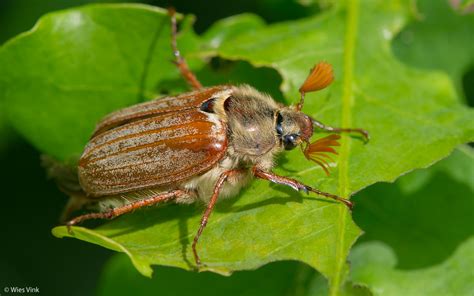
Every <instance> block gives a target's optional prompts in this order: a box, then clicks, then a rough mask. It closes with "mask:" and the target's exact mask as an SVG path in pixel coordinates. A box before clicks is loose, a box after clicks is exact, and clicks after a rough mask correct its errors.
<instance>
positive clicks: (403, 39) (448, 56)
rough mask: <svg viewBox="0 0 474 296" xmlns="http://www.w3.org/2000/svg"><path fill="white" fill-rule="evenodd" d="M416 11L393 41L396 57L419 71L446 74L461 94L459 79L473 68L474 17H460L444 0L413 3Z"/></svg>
mask: <svg viewBox="0 0 474 296" xmlns="http://www.w3.org/2000/svg"><path fill="white" fill-rule="evenodd" d="M416 8H417V15H416V16H415V19H414V20H413V21H412V22H411V23H410V24H409V25H408V26H407V27H406V28H404V29H403V31H401V32H400V34H399V35H398V36H397V38H396V39H395V41H394V42H393V45H392V48H393V51H394V53H395V55H396V56H397V57H398V58H400V59H401V60H402V61H403V62H406V63H407V64H410V65H413V66H416V67H419V68H423V69H432V70H442V71H445V72H446V73H448V74H449V75H450V76H451V78H452V79H453V81H454V83H455V85H456V88H457V89H458V92H459V94H462V93H463V92H462V77H463V75H464V74H465V72H466V71H468V70H469V69H470V68H471V67H472V66H473V65H474V42H473V40H472V32H473V30H474V14H472V13H471V14H465V15H460V14H459V13H457V12H456V11H454V9H453V7H451V6H450V4H449V1H444V0H434V1H433V0H420V1H416ZM465 99H467V98H465Z"/></svg>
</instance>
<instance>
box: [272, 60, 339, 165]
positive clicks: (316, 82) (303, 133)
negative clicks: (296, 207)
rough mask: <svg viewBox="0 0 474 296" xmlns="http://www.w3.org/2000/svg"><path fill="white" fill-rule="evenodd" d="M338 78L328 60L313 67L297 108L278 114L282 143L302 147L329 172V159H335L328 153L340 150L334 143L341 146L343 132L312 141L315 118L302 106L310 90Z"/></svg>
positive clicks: (284, 145)
mask: <svg viewBox="0 0 474 296" xmlns="http://www.w3.org/2000/svg"><path fill="white" fill-rule="evenodd" d="M333 80H334V75H333V70H332V66H331V65H330V64H328V63H326V62H320V63H319V64H317V65H316V66H315V67H314V68H313V69H311V71H310V73H309V75H308V77H307V78H306V80H305V82H304V83H303V84H302V85H301V87H300V89H299V91H300V93H301V100H300V102H299V103H298V104H297V105H296V106H295V107H294V108H291V107H290V108H288V109H287V108H285V109H282V110H280V111H279V112H278V113H277V114H276V119H275V120H276V122H275V127H276V132H277V135H278V137H279V139H280V143H281V145H282V146H283V147H284V148H285V150H291V149H293V148H295V147H296V146H300V147H301V148H302V151H303V154H304V155H305V157H306V158H307V159H309V160H312V161H314V162H316V163H317V164H318V165H320V166H321V167H322V168H323V170H324V171H325V172H326V174H329V170H328V167H329V164H328V162H327V161H328V159H329V160H332V159H331V158H330V157H329V156H328V155H327V153H333V154H337V152H336V150H334V148H333V147H334V146H339V142H338V141H337V140H339V138H340V136H339V135H329V136H326V137H324V138H321V139H318V140H316V141H314V142H312V143H310V141H309V139H310V138H311V136H312V135H313V120H312V119H311V118H310V117H309V116H308V115H306V114H304V113H303V112H301V109H302V108H303V104H304V97H305V94H306V93H307V92H312V91H317V90H320V89H323V88H325V87H327V86H328V85H329V84H331V82H332V81H333Z"/></svg>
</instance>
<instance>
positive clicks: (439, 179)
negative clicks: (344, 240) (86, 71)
mask: <svg viewBox="0 0 474 296" xmlns="http://www.w3.org/2000/svg"><path fill="white" fill-rule="evenodd" d="M473 174H474V157H473V151H472V149H471V148H469V147H462V148H461V149H457V150H455V152H454V153H453V154H452V155H451V156H450V157H448V158H446V159H444V160H442V161H440V162H438V163H437V164H435V165H434V166H432V167H430V168H428V169H424V170H418V171H415V172H412V173H410V174H408V175H406V176H403V177H401V178H400V179H399V180H397V182H396V183H395V184H377V185H374V186H372V187H370V188H367V189H366V190H364V191H362V192H360V193H359V194H357V196H356V197H355V202H356V204H357V207H356V208H355V210H354V215H353V216H354V220H355V221H356V223H357V225H359V226H360V227H361V228H362V229H363V230H364V232H365V235H364V236H363V237H362V241H382V242H384V243H386V244H388V245H389V246H390V247H391V248H392V249H393V252H395V254H396V256H397V258H398V266H397V267H399V268H404V269H413V268H421V267H427V266H431V265H433V264H439V263H441V262H442V261H444V260H446V259H447V258H448V257H449V256H450V255H451V254H452V253H453V252H454V250H455V249H456V248H457V247H458V245H459V244H460V243H461V242H463V241H465V240H466V239H467V238H469V237H470V236H473V235H474V228H473V227H472V214H473V212H474V203H473V201H474V200H473V197H474V186H473V185H474V184H473V182H474V175H473ZM427 246H429V247H428V248H427Z"/></svg>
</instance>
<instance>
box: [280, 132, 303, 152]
mask: <svg viewBox="0 0 474 296" xmlns="http://www.w3.org/2000/svg"><path fill="white" fill-rule="evenodd" d="M298 137H299V136H298V135H297V134H289V135H286V136H284V137H283V145H284V146H285V150H291V149H293V148H295V147H296V141H297V140H298Z"/></svg>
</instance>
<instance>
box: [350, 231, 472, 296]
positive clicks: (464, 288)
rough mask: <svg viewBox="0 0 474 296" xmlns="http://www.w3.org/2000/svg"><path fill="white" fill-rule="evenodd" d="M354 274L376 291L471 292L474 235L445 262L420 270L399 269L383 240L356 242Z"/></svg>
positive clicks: (460, 293) (394, 293) (439, 293)
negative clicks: (357, 244) (357, 243)
mask: <svg viewBox="0 0 474 296" xmlns="http://www.w3.org/2000/svg"><path fill="white" fill-rule="evenodd" d="M350 259H351V263H352V264H351V270H352V271H351V278H352V280H353V281H354V282H357V283H361V284H364V285H367V286H368V287H369V288H370V289H371V291H372V292H373V294H374V295H384V296H390V295H443V296H447V295H471V294H472V291H474V281H473V278H474V273H473V270H474V238H473V237H471V238H470V239H468V240H466V241H465V242H464V243H463V244H461V245H460V246H459V247H458V248H457V250H456V252H455V253H454V254H453V255H452V256H451V257H450V258H448V259H447V260H446V261H444V262H443V263H441V264H439V265H437V266H433V267H428V268H425V269H419V270H410V271H406V270H399V269H396V268H395V266H396V264H397V257H396V255H395V254H394V252H393V251H392V250H391V248H390V247H388V246H387V245H385V244H383V243H380V242H370V243H364V244H361V245H359V246H356V247H355V248H354V250H353V252H352V253H351V255H350Z"/></svg>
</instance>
